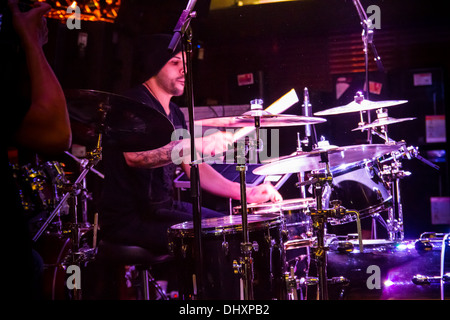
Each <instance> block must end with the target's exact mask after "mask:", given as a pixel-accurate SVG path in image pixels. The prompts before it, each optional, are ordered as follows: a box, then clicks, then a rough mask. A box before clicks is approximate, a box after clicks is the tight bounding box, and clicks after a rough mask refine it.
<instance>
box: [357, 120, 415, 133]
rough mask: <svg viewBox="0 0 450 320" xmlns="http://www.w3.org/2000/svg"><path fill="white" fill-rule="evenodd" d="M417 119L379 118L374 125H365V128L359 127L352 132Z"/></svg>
mask: <svg viewBox="0 0 450 320" xmlns="http://www.w3.org/2000/svg"><path fill="white" fill-rule="evenodd" d="M414 119H416V118H400V119H395V118H391V117H386V118H379V119H376V120H374V121H373V122H372V123H369V124H366V125H363V126H359V127H358V128H355V129H352V131H357V130H364V129H369V128H375V127H381V126H387V125H390V124H394V123H399V122H403V121H410V120H414Z"/></svg>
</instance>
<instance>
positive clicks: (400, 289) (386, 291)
mask: <svg viewBox="0 0 450 320" xmlns="http://www.w3.org/2000/svg"><path fill="white" fill-rule="evenodd" d="M436 243H437V245H434V246H432V245H430V244H429V241H428V240H425V241H424V240H417V241H414V240H410V241H402V242H392V241H389V240H383V239H378V240H363V248H364V250H363V252H360V250H359V246H358V240H344V241H342V240H339V241H337V240H334V241H333V242H331V244H330V248H331V250H330V251H329V253H328V278H333V277H340V276H343V277H345V278H346V279H347V280H348V281H349V282H348V283H347V284H345V285H338V284H335V285H330V286H329V290H328V291H329V298H330V299H348V300H368V299H376V300H390V299H392V300H400V299H408V300H410V299H440V292H441V291H440V289H441V288H440V284H439V281H435V282H431V283H429V284H428V285H427V284H423V285H420V284H416V283H417V282H418V281H417V280H416V279H415V277H417V276H418V275H422V276H429V277H430V276H439V275H440V265H441V245H440V241H437V242H436ZM446 251H447V254H446V255H445V257H444V267H445V268H444V270H446V272H447V273H448V272H449V271H448V270H450V246H449V243H448V242H447V248H446ZM443 289H444V292H445V297H446V299H450V284H449V283H447V284H445V285H444V288H443Z"/></svg>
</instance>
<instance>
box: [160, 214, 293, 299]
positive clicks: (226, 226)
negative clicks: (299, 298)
mask: <svg viewBox="0 0 450 320" xmlns="http://www.w3.org/2000/svg"><path fill="white" fill-rule="evenodd" d="M281 225H282V220H281V218H280V216H279V215H276V214H267V215H256V214H254V215H249V216H248V231H249V241H250V242H251V243H252V244H253V248H254V250H252V259H253V273H254V277H253V279H254V281H253V292H254V298H255V299H256V300H272V299H282V298H283V292H284V291H285V290H284V286H283V281H284V280H283V279H284V271H285V270H284V269H285V259H284V247H283V243H282V238H281V237H282V235H281V231H282V228H281ZM168 235H169V247H170V249H171V252H172V253H173V254H174V256H175V260H176V264H177V269H178V270H177V275H178V283H179V295H180V298H181V299H192V298H193V296H194V294H195V292H194V288H193V275H194V274H195V258H194V232H193V223H192V222H184V223H180V224H177V225H174V226H172V227H171V228H169V230H168ZM242 238H243V234H242V222H241V217H240V216H224V217H221V218H210V219H204V220H202V245H203V263H204V264H203V273H204V277H203V285H204V293H203V294H204V297H202V299H205V300H239V299H242V292H243V287H242V283H241V281H240V275H239V274H236V272H235V271H236V270H235V268H233V262H234V261H237V262H239V260H240V257H243V254H242V253H241V242H242Z"/></svg>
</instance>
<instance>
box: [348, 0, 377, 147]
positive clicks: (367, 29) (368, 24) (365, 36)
mask: <svg viewBox="0 0 450 320" xmlns="http://www.w3.org/2000/svg"><path fill="white" fill-rule="evenodd" d="M353 5H354V6H355V8H356V11H357V12H358V16H359V19H360V23H361V26H362V28H363V30H362V33H361V38H362V42H363V45H364V64H365V86H364V92H365V98H366V99H367V100H369V92H370V89H369V48H368V46H369V45H370V46H371V49H372V52H373V54H374V57H375V62H376V64H377V67H378V69H379V70H380V71H382V72H383V71H384V67H383V64H382V62H381V58H380V56H379V55H378V52H377V50H376V48H375V44H374V43H373V32H374V31H373V30H374V27H373V25H372V21H371V20H370V19H369V18H368V17H367V14H366V11H365V10H364V8H363V6H362V5H361V2H360V1H359V0H353ZM367 117H368V120H369V123H370V122H371V115H370V110H368V111H367ZM371 131H372V130H371V129H369V130H368V133H367V140H368V142H369V144H372V135H371Z"/></svg>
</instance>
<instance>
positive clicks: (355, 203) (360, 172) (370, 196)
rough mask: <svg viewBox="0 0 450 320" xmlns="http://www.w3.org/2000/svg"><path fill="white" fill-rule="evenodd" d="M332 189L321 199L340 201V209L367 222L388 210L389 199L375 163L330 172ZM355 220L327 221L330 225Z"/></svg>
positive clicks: (341, 167) (350, 217) (350, 216)
mask: <svg viewBox="0 0 450 320" xmlns="http://www.w3.org/2000/svg"><path fill="white" fill-rule="evenodd" d="M331 173H332V175H333V182H332V184H333V186H332V189H331V191H330V190H329V191H328V192H327V191H326V190H325V191H324V196H323V198H324V199H326V200H327V202H328V203H326V204H325V207H328V206H329V201H331V200H340V201H342V206H343V207H344V208H346V209H349V210H357V211H359V214H360V218H361V219H362V218H367V217H370V216H372V215H373V214H375V213H381V212H383V211H385V210H387V209H388V208H390V207H391V206H392V196H391V195H390V193H389V190H388V189H387V185H386V184H385V183H384V182H383V180H382V178H381V175H380V170H379V168H378V165H377V163H376V162H375V161H370V162H365V161H362V162H357V163H352V164H347V165H343V166H339V167H335V168H332V169H331ZM355 220H356V216H353V215H346V216H345V217H344V218H342V219H330V223H331V224H333V225H339V224H344V223H348V222H352V221H355Z"/></svg>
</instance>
